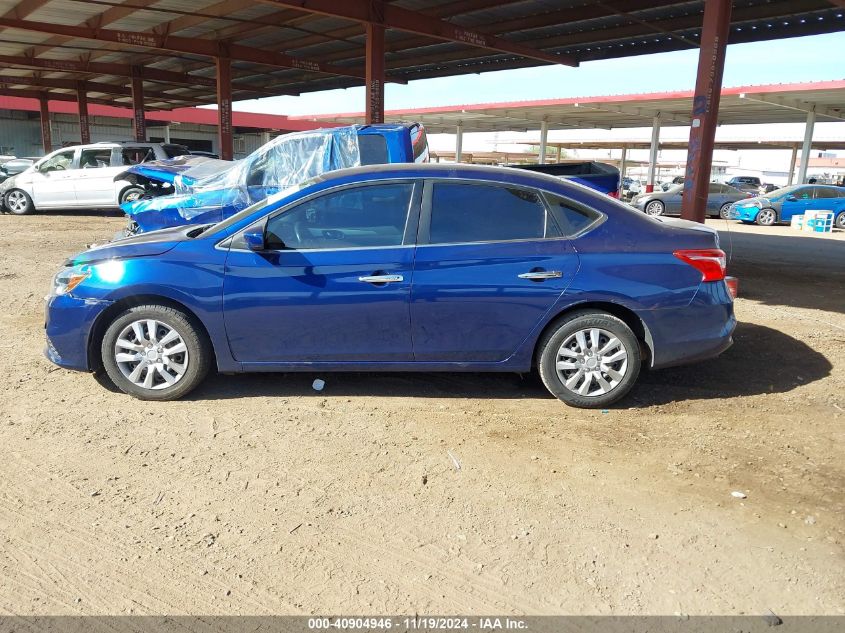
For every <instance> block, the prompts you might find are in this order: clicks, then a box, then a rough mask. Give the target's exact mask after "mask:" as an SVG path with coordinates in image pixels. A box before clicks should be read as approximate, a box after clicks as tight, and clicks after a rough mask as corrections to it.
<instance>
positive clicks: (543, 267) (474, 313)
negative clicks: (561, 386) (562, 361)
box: [411, 180, 578, 362]
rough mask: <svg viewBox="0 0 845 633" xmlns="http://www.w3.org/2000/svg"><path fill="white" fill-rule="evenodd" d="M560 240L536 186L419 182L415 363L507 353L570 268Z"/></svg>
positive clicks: (566, 245)
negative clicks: (420, 200)
mask: <svg viewBox="0 0 845 633" xmlns="http://www.w3.org/2000/svg"><path fill="white" fill-rule="evenodd" d="M563 235H564V233H563V231H562V230H561V228H560V226H559V225H558V222H557V221H556V220H555V218H554V216H553V215H552V213H551V212H550V211H549V208H548V207H547V206H546V202H545V200H544V199H543V196H542V195H541V194H540V193H539V192H537V191H535V190H532V189H528V188H522V187H518V186H511V185H501V184H496V183H487V182H477V181H464V180H429V181H427V182H426V184H425V188H424V191H423V207H422V213H421V216H420V230H419V236H418V242H417V252H416V257H415V263H414V279H413V283H412V285H411V334H412V339H413V345H414V359H415V360H416V361H429V362H496V361H502V360H505V359H507V358H508V357H510V356H511V355H513V353H514V352H515V351H516V350H517V349H518V348H519V346H520V344H521V343H522V342H523V341H524V340H525V339H526V337H528V335H529V334H530V333H531V332H532V330H533V329H534V328H535V327H536V326H537V325H538V324H539V323H540V322H541V321H542V320H543V317H544V316H545V315H546V313H547V312H548V311H549V310H550V308H551V307H552V306H553V305H554V304H555V302H556V301H557V300H558V298H559V297H560V295H561V294H562V293H563V292H564V290H565V289H566V287H567V286H568V285H569V283H570V282H571V281H572V278H573V276H574V274H575V272H576V271H577V268H578V257H577V255H576V254H575V252H574V250H573V248H572V246H571V244H570V242H569V240H568V239H566V238H565V237H564V236H563Z"/></svg>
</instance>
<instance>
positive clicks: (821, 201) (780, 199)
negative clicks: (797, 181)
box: [732, 185, 845, 229]
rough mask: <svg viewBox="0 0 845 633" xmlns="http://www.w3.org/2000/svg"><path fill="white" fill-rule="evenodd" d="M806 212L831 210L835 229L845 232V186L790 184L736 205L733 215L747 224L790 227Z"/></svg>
mask: <svg viewBox="0 0 845 633" xmlns="http://www.w3.org/2000/svg"><path fill="white" fill-rule="evenodd" d="M807 211H832V212H833V218H834V220H833V223H834V226H836V227H837V228H840V229H845V187H833V186H831V185H791V186H789V187H783V188H782V189H776V190H774V191H772V192H770V193H767V194H766V195H764V196H758V197H756V198H750V199H748V200H743V201H742V202H737V203H736V205H735V213H733V214H732V215H733V216H734V217H735V218H736V219H737V220H740V221H741V222H745V223H746V224H753V223H755V222H756V223H757V224H759V225H761V226H771V225H772V224H776V223H778V222H780V223H786V224H789V223H790V222H791V221H792V218H793V217H794V216H796V215H804V214H805V213H807Z"/></svg>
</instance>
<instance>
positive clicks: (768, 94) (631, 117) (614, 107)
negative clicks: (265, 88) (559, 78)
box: [292, 80, 845, 186]
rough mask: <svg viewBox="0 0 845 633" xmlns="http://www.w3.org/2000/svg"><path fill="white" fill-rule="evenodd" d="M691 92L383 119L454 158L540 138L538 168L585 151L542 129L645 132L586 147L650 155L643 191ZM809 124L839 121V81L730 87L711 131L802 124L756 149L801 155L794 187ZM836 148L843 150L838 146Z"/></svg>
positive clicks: (843, 114) (405, 113)
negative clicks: (567, 150) (413, 127)
mask: <svg viewBox="0 0 845 633" xmlns="http://www.w3.org/2000/svg"><path fill="white" fill-rule="evenodd" d="M694 98H695V93H694V92H693V91H691V90H687V91H672V92H659V93H641V94H629V95H609V96H588V97H572V98H566V99H543V100H537V101H508V102H498V103H475V104H464V105H454V106H440V107H433V108H413V109H403V110H389V111H387V112H385V117H386V119H387V120H391V121H400V120H411V119H412V120H415V121H420V122H421V123H423V124H424V125H425V126H426V129H428V130H429V131H430V132H454V133H455V134H456V136H457V139H456V151H455V156H456V159H457V160H460V159H461V155H462V143H461V135H462V134H463V133H464V132H495V131H517V132H519V131H521V132H525V131H529V130H539V131H540V142H539V146H540V151H539V154H538V159H539V162H544V161H545V160H546V156H547V152H546V150H547V148H548V147H584V148H585V149H586V147H587V145H585V144H584V143H578V141H572V142H571V143H569V142H560V143H549V142H548V136H547V135H548V131H549V130H572V129H599V130H602V129H603V130H610V129H618V128H642V127H652V130H653V134H652V139H651V143H649V144H646V145H645V146H643V144H642V143H631V142H624V141H607V142H606V144H597V143H596V142H593V143H590V144H589V145H590V146H591V147H606V148H608V147H612V148H614V149H622V150H623V163H624V155H625V151H626V150H627V149H635V148H636V149H650V150H651V161H650V162H651V164H652V169H651V170H650V175H649V182H648V185H649V186H653V185H654V175H655V170H654V165H655V164H656V158H657V152H658V150H659V149H661V148H664V149H665V148H668V147H669V144H667V143H662V142H661V141H660V128H661V127H662V126H689V125H690V124H691V122H692V118H693V117H692V108H693V100H694ZM292 118H294V119H308V120H311V121H321V122H331V123H338V124H351V123H360V122H361V121H363V120H364V114H363V113H361V112H357V113H356V112H353V113H344V114H328V115H320V116H317V117H292ZM816 120H820V121H842V122H845V80H839V81H820V82H811V83H800V84H771V85H759V86H737V87H730V88H724V89H723V90H722V91H721V102H720V107H719V112H718V117H717V124H718V125H743V124H759V123H804V124H805V134H804V140H803V141H802V142H800V143H798V144H796V143H795V142H789V143H785V142H778V141H777V140H774V139H760V141H759V142H757V144H756V146H757V148H759V149H763V147H762V145H763V144H766V146H767V147H770V148H772V149H791V150H792V165H791V168H790V173H792V172H794V171H795V163H796V159H797V156H798V150H799V148H801V163H800V168H799V175H798V180H799V181H803V180H804V179H805V177H806V172H807V165H808V159H809V155H810V149H811V147H812V146H813V140H812V139H813V126H814V123H815V121H816ZM726 146H731V147H733V146H736V149H740V148H745V149H749V148H750V147H749V146H747V145H743V144H737V143H733V144H731V143H730V142H727V141H726V142H725V143H724V144H723V147H726ZM837 147H842V144H841V143H840V144H839V145H837ZM673 148H674V149H680V148H683V149H687V148H688V143H683V144H680V145H679V144H677V143H675V144H673ZM708 175H709V174H708Z"/></svg>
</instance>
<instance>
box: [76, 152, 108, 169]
mask: <svg viewBox="0 0 845 633" xmlns="http://www.w3.org/2000/svg"><path fill="white" fill-rule="evenodd" d="M110 164H111V148H108V147H107V148H105V149H84V150H82V153H81V154H80V155H79V166H80V167H81V168H82V169H96V168H98V167H108V166H109V165H110Z"/></svg>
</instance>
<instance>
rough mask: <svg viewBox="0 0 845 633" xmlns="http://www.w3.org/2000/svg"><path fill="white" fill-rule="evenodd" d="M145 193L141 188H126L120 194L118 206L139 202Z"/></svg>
mask: <svg viewBox="0 0 845 633" xmlns="http://www.w3.org/2000/svg"><path fill="white" fill-rule="evenodd" d="M145 194H146V192H145V191H144V190H143V189H142V188H141V187H127V188H126V189H124V190H123V191H121V192H120V200H119V202H120V204H123V203H124V202H130V201H135V200H139V199H141V198H143V197H144V195H145Z"/></svg>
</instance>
